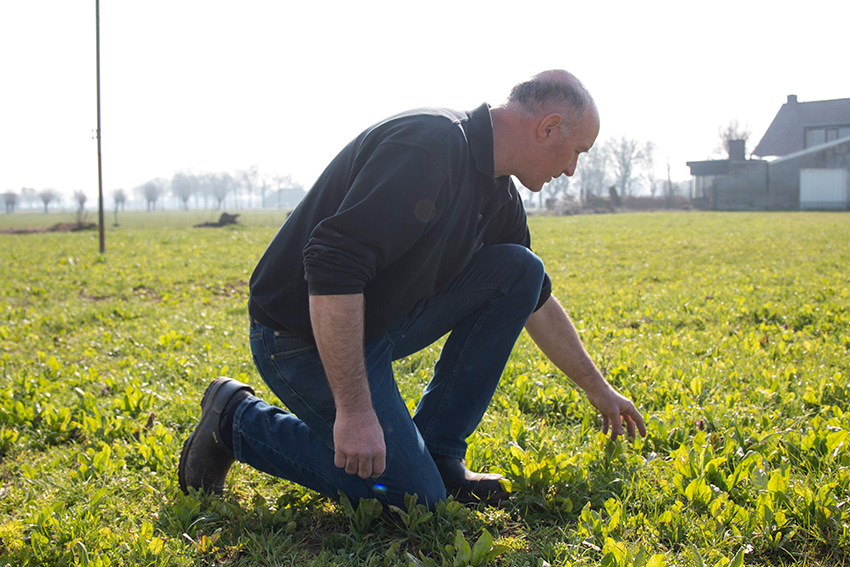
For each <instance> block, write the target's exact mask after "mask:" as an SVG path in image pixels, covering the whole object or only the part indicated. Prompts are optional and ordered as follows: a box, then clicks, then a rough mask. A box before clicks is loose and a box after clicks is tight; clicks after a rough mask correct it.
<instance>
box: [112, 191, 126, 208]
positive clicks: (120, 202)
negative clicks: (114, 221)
mask: <svg viewBox="0 0 850 567" xmlns="http://www.w3.org/2000/svg"><path fill="white" fill-rule="evenodd" d="M112 200H113V201H115V212H118V208H119V207H120V208H121V210H122V211H123V210H124V203H126V202H127V192H126V191H124V190H123V189H116V190H115V191H113V192H112Z"/></svg>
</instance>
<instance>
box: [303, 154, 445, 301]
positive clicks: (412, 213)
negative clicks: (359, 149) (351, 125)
mask: <svg viewBox="0 0 850 567" xmlns="http://www.w3.org/2000/svg"><path fill="white" fill-rule="evenodd" d="M352 176H353V177H352V178H351V179H349V189H348V191H347V193H346V196H345V198H344V199H343V201H342V203H341V205H340V207H339V208H338V210H337V211H336V213H335V214H334V215H332V216H330V217H328V218H326V219H325V220H323V221H322V222H320V223H319V224H318V225H317V226H316V228H315V229H314V230H313V232H312V234H311V236H310V239H309V241H308V243H307V245H306V247H305V248H304V270H305V279H306V280H307V282H308V286H309V293H310V294H311V295H329V294H354V293H362V292H363V291H364V289H365V287H366V284H367V282H369V281H370V280H371V279H372V278H373V277H374V276H375V274H376V273H377V272H378V271H379V270H380V269H381V268H383V267H385V266H387V265H389V264H391V263H392V262H393V261H394V260H395V259H396V258H398V257H399V256H401V255H402V254H403V253H404V251H405V250H407V249H408V248H409V247H410V246H411V245H412V244H413V243H414V242H416V240H417V239H418V238H420V237H421V235H422V234H423V232H424V231H425V230H427V228H428V227H429V226H430V223H432V222H433V220H434V219H435V217H436V216H438V215H439V211H437V210H436V209H435V207H436V206H437V203H438V201H439V200H440V199H439V197H440V193H441V191H444V190H445V188H446V185H447V184H446V179H447V174H446V172H445V169H444V168H443V167H442V166H441V165H440V163H439V160H437V159H435V158H434V157H433V156H432V155H431V154H430V153H428V152H427V151H425V150H424V149H422V148H420V147H417V146H415V145H406V144H403V143H398V142H384V143H382V144H381V145H379V146H378V147H377V148H375V149H374V150H373V151H372V152H371V153H370V155H369V157H368V159H367V160H366V161H365V163H363V165H362V167H359V168H357V170H356V172H354V173H352Z"/></svg>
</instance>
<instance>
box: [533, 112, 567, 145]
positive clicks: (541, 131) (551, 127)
mask: <svg viewBox="0 0 850 567" xmlns="http://www.w3.org/2000/svg"><path fill="white" fill-rule="evenodd" d="M562 121H563V119H562V118H561V115H560V114H558V113H557V112H552V113H549V114H547V115H546V116H544V117H543V118H542V119H541V120H540V122H539V123H538V125H537V140H538V141H540V142H543V141H545V140H550V139H551V140H554V139H555V138H554V137H553V136H554V135H555V134H556V133H557V130H558V127H559V126H560V125H561V122H562Z"/></svg>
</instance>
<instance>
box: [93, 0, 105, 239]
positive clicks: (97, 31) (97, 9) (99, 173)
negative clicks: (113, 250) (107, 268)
mask: <svg viewBox="0 0 850 567" xmlns="http://www.w3.org/2000/svg"><path fill="white" fill-rule="evenodd" d="M94 8H95V37H96V51H97V206H98V210H97V221H98V223H97V224H98V232H99V234H100V253H101V254H103V253H104V252H105V251H106V234H105V229H104V221H103V163H102V162H103V158H102V157H101V156H102V154H101V135H100V0H95V2H94Z"/></svg>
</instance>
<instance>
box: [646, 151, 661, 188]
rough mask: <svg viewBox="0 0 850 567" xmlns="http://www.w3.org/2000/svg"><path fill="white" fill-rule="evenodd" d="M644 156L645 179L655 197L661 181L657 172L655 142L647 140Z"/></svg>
mask: <svg viewBox="0 0 850 567" xmlns="http://www.w3.org/2000/svg"><path fill="white" fill-rule="evenodd" d="M644 152H645V154H644V156H643V180H644V181H645V182H646V187H647V189H649V194H650V195H651V196H652V197H655V194H656V193H657V192H658V189H659V187H660V186H661V183H660V182H659V180H658V177H657V176H656V174H655V144H653V143H652V142H647V143H646V145H645V146H644Z"/></svg>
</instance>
